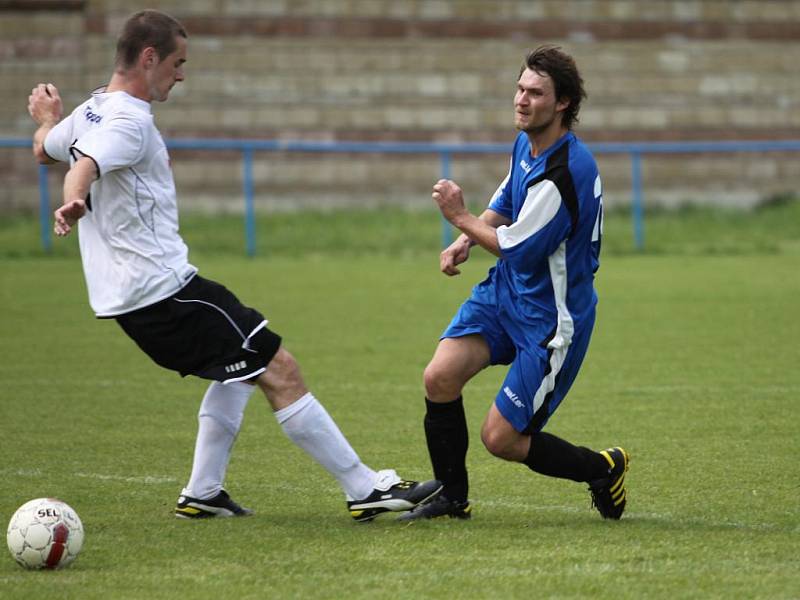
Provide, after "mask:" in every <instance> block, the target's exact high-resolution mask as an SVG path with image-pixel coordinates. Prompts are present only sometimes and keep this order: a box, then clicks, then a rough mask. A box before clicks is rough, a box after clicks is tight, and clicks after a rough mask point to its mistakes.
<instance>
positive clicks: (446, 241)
mask: <svg viewBox="0 0 800 600" xmlns="http://www.w3.org/2000/svg"><path fill="white" fill-rule="evenodd" d="M439 156H440V158H441V164H442V167H441V175H442V176H441V179H450V153H449V152H442V153H441V154H440V155H439ZM452 241H453V227H452V226H451V225H450V222H449V221H448V220H447V219H445V218H444V217H442V248H447V247H448V246H449V245H450V244H451V243H452Z"/></svg>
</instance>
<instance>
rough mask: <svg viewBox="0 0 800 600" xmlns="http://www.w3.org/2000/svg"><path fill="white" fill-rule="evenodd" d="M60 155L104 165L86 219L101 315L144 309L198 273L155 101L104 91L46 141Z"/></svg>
mask: <svg viewBox="0 0 800 600" xmlns="http://www.w3.org/2000/svg"><path fill="white" fill-rule="evenodd" d="M44 150H45V152H47V154H48V155H49V156H50V157H51V158H54V159H56V160H60V161H64V162H67V161H69V162H74V161H75V160H77V159H78V158H80V157H81V156H88V157H91V158H92V159H93V160H94V162H95V163H96V164H97V168H98V170H99V178H98V179H97V180H96V181H94V183H92V186H91V189H90V196H89V202H88V208H89V210H87V212H86V215H85V216H84V217H83V218H82V219H80V220H79V221H78V235H79V238H80V249H81V259H82V261H83V272H84V275H85V277H86V285H87V288H88V291H89V303H90V304H91V306H92V309H93V310H94V312H95V314H96V315H97V316H98V317H113V316H116V315H120V314H124V313H127V312H131V311H133V310H136V309H138V308H143V307H145V306H149V305H151V304H154V303H156V302H158V301H160V300H163V299H164V298H167V297H169V296H171V295H172V294H174V293H175V292H177V291H178V290H180V289H181V288H182V287H183V286H184V285H186V283H187V282H188V281H189V280H190V279H191V278H192V276H193V275H194V274H195V273H196V272H197V268H196V267H194V266H193V265H191V264H189V261H188V254H189V251H188V248H187V247H186V244H185V243H184V241H183V239H182V238H181V236H180V235H179V233H178V206H177V200H176V197H175V182H174V180H173V177H172V169H171V166H170V161H169V155H168V154H167V147H166V145H165V144H164V140H163V139H162V138H161V134H160V133H159V132H158V129H156V126H155V123H154V122H153V115H152V113H151V111H150V103H149V102H145V101H144V100H140V99H138V98H134V97H133V96H130V95H129V94H127V93H125V92H111V93H105V92H102V91H98V92H95V93H93V94H92V96H91V98H89V99H88V100H87V101H86V102H84V103H83V104H81V105H80V106H78V107H77V108H76V109H75V110H74V111H73V112H72V114H71V115H69V116H68V117H67V118H65V119H64V120H62V121H61V122H60V123H59V124H58V125H56V126H55V127H54V128H53V129H52V130H51V131H50V133H49V134H48V135H47V137H46V139H45V141H44Z"/></svg>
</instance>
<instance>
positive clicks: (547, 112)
mask: <svg viewBox="0 0 800 600" xmlns="http://www.w3.org/2000/svg"><path fill="white" fill-rule="evenodd" d="M568 105H569V103H568V102H558V101H557V99H556V93H555V86H554V85H553V80H552V78H551V77H550V76H549V75H547V74H546V73H537V72H536V71H532V70H530V69H525V70H524V71H523V72H522V75H520V77H519V80H518V81H517V93H516V94H515V95H514V125H516V127H517V129H519V130H520V131H524V132H525V133H538V132H541V131H544V130H546V129H547V128H548V127H550V126H551V125H552V124H553V123H554V122H555V121H556V119H558V120H559V122H560V120H561V111H563V110H564V109H565V108H566V107H567V106H568Z"/></svg>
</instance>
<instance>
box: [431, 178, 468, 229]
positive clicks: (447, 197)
mask: <svg viewBox="0 0 800 600" xmlns="http://www.w3.org/2000/svg"><path fill="white" fill-rule="evenodd" d="M431 197H432V198H433V201H434V202H436V204H437V205H438V206H439V210H440V211H442V216H443V217H444V218H445V219H447V220H448V221H450V222H451V223H453V224H454V225H455V223H454V220H456V219H457V218H458V217H459V216H461V215H464V214H466V213H467V208H466V207H465V206H464V196H463V194H462V193H461V188H460V187H458V186H457V185H456V184H455V182H453V181H450V180H449V179H440V180H439V181H437V182H436V185H434V186H433V193H432V194H431Z"/></svg>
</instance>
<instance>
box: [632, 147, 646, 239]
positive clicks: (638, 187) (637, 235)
mask: <svg viewBox="0 0 800 600" xmlns="http://www.w3.org/2000/svg"><path fill="white" fill-rule="evenodd" d="M631 188H632V192H633V197H632V198H631V213H632V217H633V241H634V244H635V246H636V249H637V250H639V251H641V250H644V193H643V191H642V155H641V153H640V152H638V151H633V152H631Z"/></svg>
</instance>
